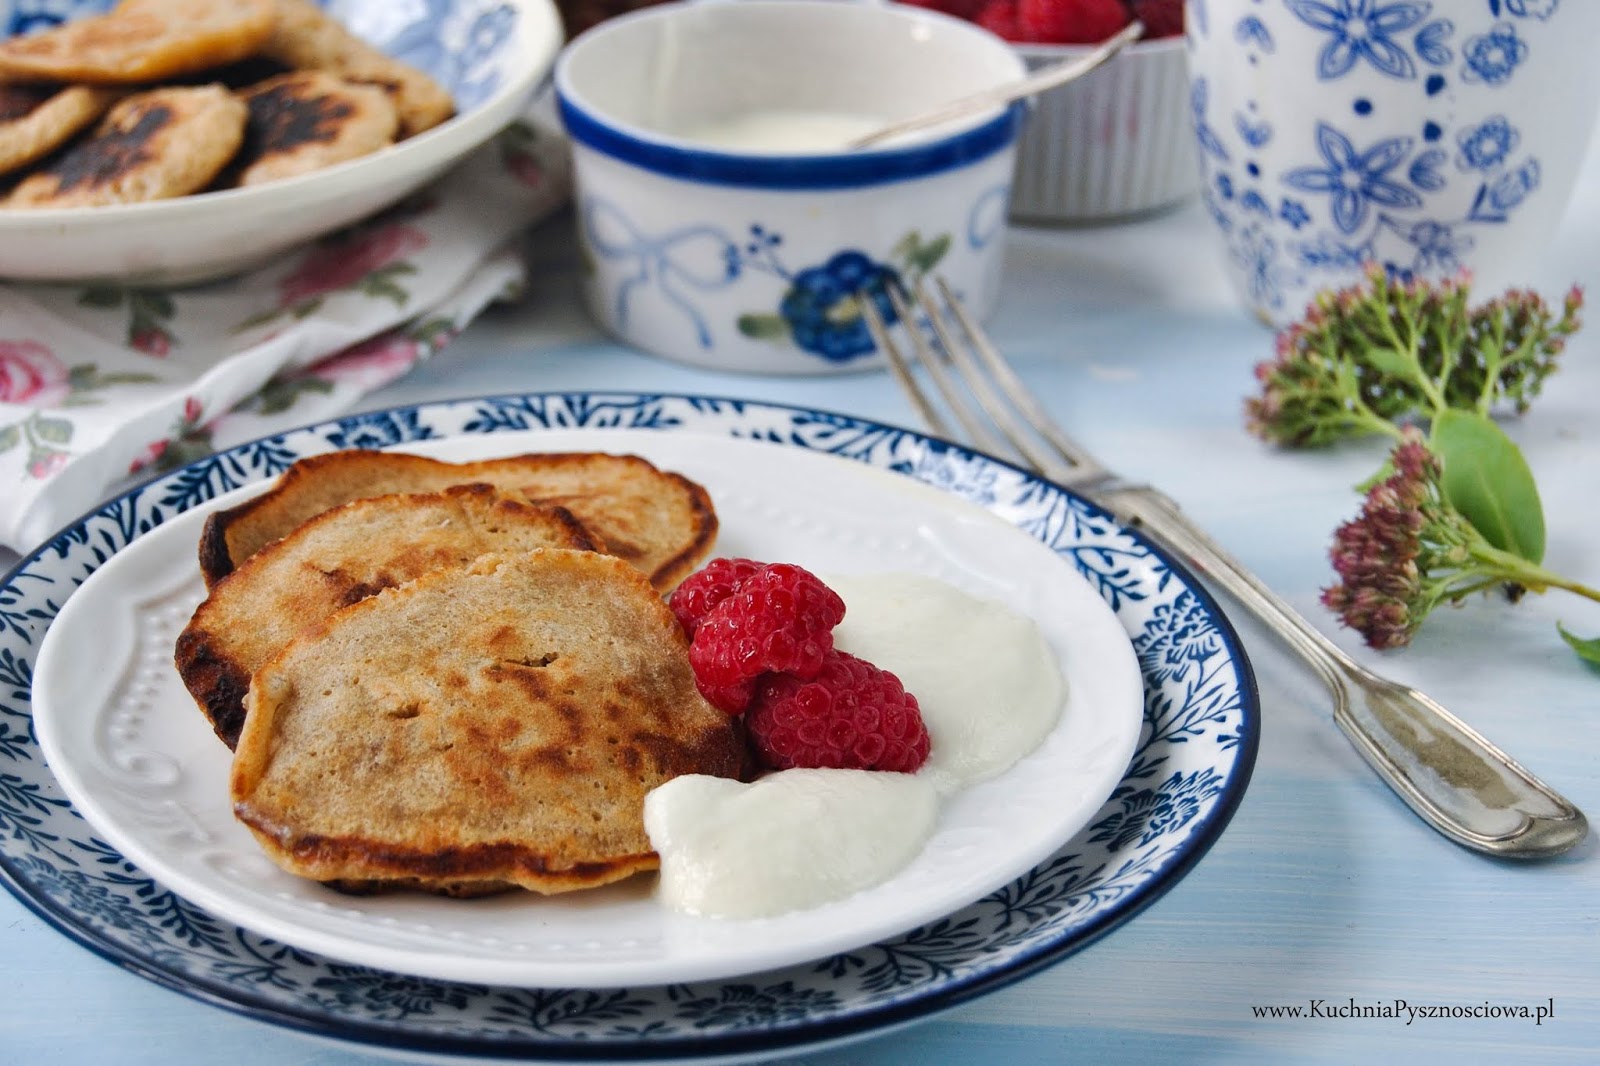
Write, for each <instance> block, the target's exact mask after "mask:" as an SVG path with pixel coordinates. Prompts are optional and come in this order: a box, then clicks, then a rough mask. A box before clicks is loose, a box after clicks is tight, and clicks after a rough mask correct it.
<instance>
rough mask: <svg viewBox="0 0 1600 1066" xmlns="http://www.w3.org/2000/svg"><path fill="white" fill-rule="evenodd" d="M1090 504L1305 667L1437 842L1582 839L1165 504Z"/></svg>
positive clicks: (1520, 773) (1545, 799) (1575, 816)
mask: <svg viewBox="0 0 1600 1066" xmlns="http://www.w3.org/2000/svg"><path fill="white" fill-rule="evenodd" d="M1092 495H1093V498H1094V499H1095V501H1096V502H1098V503H1100V504H1101V505H1102V506H1104V507H1105V508H1106V509H1107V510H1109V511H1111V512H1112V513H1113V514H1115V515H1116V516H1117V517H1118V518H1120V519H1122V520H1123V521H1125V522H1128V523H1130V524H1132V525H1136V526H1142V527H1143V528H1144V529H1146V530H1147V531H1149V533H1150V534H1152V535H1153V536H1154V537H1155V538H1156V539H1157V540H1159V541H1160V542H1162V543H1163V544H1164V545H1165V546H1166V547H1168V548H1169V549H1171V550H1173V551H1175V552H1176V553H1177V554H1179V555H1180V556H1182V557H1183V558H1184V559H1186V560H1187V561H1188V562H1189V563H1191V564H1192V565H1193V566H1194V567H1195V568H1196V569H1197V570H1198V571H1199V572H1200V573H1202V574H1204V575H1205V576H1206V577H1209V578H1210V579H1211V580H1212V581H1214V582H1215V583H1216V584H1217V585H1219V586H1220V587H1221V588H1223V589H1224V590H1225V591H1226V592H1227V593H1228V594H1229V595H1230V596H1232V597H1233V598H1234V599H1235V600H1237V601H1238V602H1239V603H1240V604H1241V605H1242V606H1244V607H1245V608H1247V609H1248V610H1249V611H1250V612H1251V613H1252V614H1254V615H1255V616H1256V617H1257V618H1259V619H1260V620H1261V621H1262V622H1264V623H1266V625H1267V627H1268V628H1269V629H1271V630H1272V632H1273V633H1274V634H1276V635H1277V636H1278V637H1279V638H1281V639H1282V640H1283V641H1284V642H1285V643H1287V644H1288V645H1289V647H1290V648H1291V649H1293V650H1294V651H1295V652H1296V653H1297V654H1298V655H1299V656H1300V657H1301V658H1302V659H1303V660H1305V662H1306V663H1307V664H1309V665H1310V666H1311V667H1312V668H1313V669H1314V670H1315V671H1316V672H1317V675H1318V676H1319V677H1321V678H1322V680H1323V681H1324V682H1326V684H1327V686H1328V688H1329V690H1330V691H1331V692H1332V693H1333V697H1334V721H1336V722H1337V723H1338V725H1339V727H1340V728H1341V729H1342V730H1343V731H1344V733H1345V735H1346V736H1347V737H1348V738H1349V740H1350V742H1351V743H1352V744H1353V745H1354V746H1355V749H1356V750H1357V751H1358V752H1360V753H1361V755H1362V757H1364V758H1365V759H1366V760H1367V762H1368V763H1370V764H1371V765H1372V766H1373V768H1374V769H1376V770H1377V771H1378V773H1379V775H1380V776H1382V778H1383V779H1384V780H1385V781H1386V782H1388V784H1389V786H1390V787H1391V788H1393V789H1394V791H1395V792H1396V793H1397V794H1398V795H1399V796H1400V798H1401V799H1403V800H1404V801H1405V802H1406V803H1407V804H1408V805H1410V807H1411V808H1412V810H1414V811H1416V812H1417V814H1418V815H1420V816H1421V817H1422V818H1423V820H1425V821H1426V822H1428V824H1430V825H1432V826H1433V827H1434V828H1435V829H1437V830H1439V832H1441V833H1443V834H1444V835H1445V836H1447V837H1449V838H1450V839H1451V840H1454V841H1456V842H1457V843H1458V844H1461V845H1463V846H1465V847H1468V848H1471V849H1473V850H1475V851H1480V852H1483V853H1485V854H1489V855H1495V856H1500V857H1507V858H1544V857H1548V856H1551V855H1558V854H1560V853H1561V852H1564V851H1566V850H1568V849H1569V848H1572V847H1573V846H1574V845H1576V844H1577V843H1578V842H1579V841H1581V840H1582V839H1583V838H1584V836H1585V834H1586V833H1587V832H1588V822H1587V820H1586V819H1585V818H1584V815H1583V812H1582V811H1580V810H1579V809H1578V808H1577V807H1575V806H1573V804H1572V803H1570V802H1569V801H1568V800H1566V799H1565V798H1564V797H1562V796H1561V795H1560V794H1559V793H1557V792H1555V791H1554V790H1552V789H1551V788H1550V787H1549V786H1548V785H1546V784H1545V783H1544V782H1542V781H1540V780H1539V779H1538V778H1537V777H1534V776H1533V775H1532V774H1530V773H1529V772H1528V771H1527V770H1525V769H1523V768H1522V767H1521V766H1520V765H1519V764H1518V763H1517V762H1516V760H1515V759H1512V758H1511V757H1510V756H1509V755H1507V754H1506V753H1505V752H1504V751H1501V750H1500V749H1499V748H1498V747H1496V746H1495V745H1494V744H1492V743H1490V742H1489V741H1488V740H1487V739H1485V738H1484V737H1483V736H1482V735H1481V734H1480V733H1478V732H1477V731H1476V730H1474V729H1473V728H1472V727H1470V726H1468V725H1467V724H1466V723H1465V722H1463V721H1461V720H1460V719H1459V718H1457V717H1456V716H1455V715H1453V714H1451V713H1450V712H1449V711H1447V710H1446V709H1445V708H1444V707H1442V706H1440V705H1439V704H1438V703H1436V702H1434V701H1433V700H1432V699H1429V698H1428V697H1427V696H1425V695H1423V694H1422V693H1420V692H1417V691H1416V690H1415V689H1411V688H1407V687H1405V686H1403V685H1399V684H1396V683H1394V682H1392V681H1388V680H1385V679H1383V678H1380V677H1378V676H1377V675H1375V674H1373V673H1372V672H1371V671H1368V670H1366V669H1365V668H1363V667H1362V666H1360V665H1359V664H1357V663H1356V662H1355V661H1354V660H1352V659H1351V658H1350V657H1349V656H1348V655H1346V654H1345V653H1344V652H1343V651H1342V650H1341V649H1340V648H1339V647H1338V645H1336V644H1334V643H1333V642H1332V641H1330V640H1329V639H1328V638H1327V637H1325V636H1324V635H1323V634H1322V633H1320V632H1318V631H1317V630H1316V629H1315V628H1314V627H1313V626H1312V625H1311V623H1309V622H1307V621H1306V620H1305V618H1303V617H1302V616H1301V615H1300V614H1299V613H1298V612H1296V611H1295V610H1294V608H1292V607H1290V606H1289V605H1288V604H1287V603H1285V602H1284V601H1283V600H1282V599H1281V598H1280V597H1279V596H1278V595H1277V594H1276V593H1274V592H1273V591H1272V590H1271V589H1269V588H1267V586H1266V585H1264V584H1263V583H1262V582H1261V580H1260V579H1259V578H1257V577H1256V576H1255V575H1254V574H1252V573H1250V571H1248V570H1246V569H1245V567H1244V566H1243V565H1242V564H1241V563H1239V562H1238V561H1237V560H1236V559H1234V558H1233V557H1232V556H1230V555H1229V554H1228V553H1227V552H1226V551H1225V550H1223V548H1222V547H1221V546H1220V545H1219V544H1217V542H1216V541H1214V540H1212V539H1211V537H1210V536H1209V535H1208V534H1206V533H1205V532H1204V531H1203V530H1201V529H1200V528H1199V527H1198V526H1196V525H1195V524H1194V523H1193V522H1192V521H1190V520H1189V518H1188V516H1186V515H1185V514H1184V513H1183V512H1182V511H1181V510H1180V509H1179V508H1178V505H1177V504H1175V503H1173V502H1172V500H1170V499H1169V498H1167V497H1166V496H1164V495H1162V494H1161V493H1159V492H1157V491H1156V490H1154V489H1151V488H1148V487H1144V486H1127V487H1122V486H1116V487H1108V488H1102V489H1100V490H1098V491H1095V492H1093V493H1092ZM1352 689H1353V690H1354V691H1353V692H1352ZM1352 695H1354V696H1355V697H1356V698H1355V700H1352Z"/></svg>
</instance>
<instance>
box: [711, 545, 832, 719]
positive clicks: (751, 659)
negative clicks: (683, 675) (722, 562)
mask: <svg viewBox="0 0 1600 1066" xmlns="http://www.w3.org/2000/svg"><path fill="white" fill-rule="evenodd" d="M843 618H844V601H843V600H841V599H840V598H839V594H838V593H836V592H834V591H833V590H832V589H830V588H829V587H828V586H827V585H824V584H823V583H822V580H821V579H820V578H818V577H817V576H816V575H815V574H813V573H811V571H809V570H806V569H804V568H803V567H799V566H795V565H793V564H791V563H773V564H771V565H769V566H763V567H762V568H761V569H759V570H757V571H756V572H755V573H753V574H751V575H750V576H749V577H747V578H745V579H744V581H743V582H741V583H740V585H739V587H738V588H737V589H735V590H734V591H733V592H732V593H731V594H730V595H728V596H727V597H725V598H724V599H722V600H721V601H720V602H718V603H717V604H716V606H714V607H712V608H711V610H710V612H709V613H707V614H706V615H705V617H704V618H703V619H701V621H700V624H699V626H697V627H696V628H695V633H694V639H693V640H692V641H691V642H690V643H689V665H690V666H692V667H694V677H695V681H696V683H697V684H698V685H699V686H700V691H701V693H702V694H703V695H704V696H705V697H706V699H708V700H710V701H711V702H712V703H713V704H715V705H716V706H718V707H721V708H722V709H723V710H725V711H727V712H728V713H730V714H738V713H739V712H741V711H743V710H744V704H745V702H748V699H747V697H744V693H745V692H746V691H747V688H748V684H749V683H750V682H752V681H754V680H755V679H756V678H758V677H760V676H761V675H762V674H764V673H768V672H774V673H788V674H794V675H795V676H797V677H800V678H810V677H815V676H816V674H817V671H818V670H820V669H822V657H823V656H824V655H826V654H827V653H828V652H829V651H830V650H832V648H833V627H834V626H836V625H838V624H839V622H840V620H841V619H843Z"/></svg>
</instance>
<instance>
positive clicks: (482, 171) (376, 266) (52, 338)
mask: <svg viewBox="0 0 1600 1066" xmlns="http://www.w3.org/2000/svg"><path fill="white" fill-rule="evenodd" d="M568 190H569V165H568V159H567V146H566V143H565V140H564V138H563V137H562V135H561V134H560V133H558V132H557V131H556V130H554V129H553V128H550V127H547V126H545V125H543V124H540V123H537V122H534V123H528V124H518V125H516V126H514V127H512V128H511V129H510V130H508V131H507V132H506V133H504V134H502V135H501V136H500V138H498V139H497V140H496V141H494V142H492V143H491V144H489V145H486V146H485V147H484V148H482V149H480V150H479V151H478V152H476V153H475V154H474V155H472V156H471V157H469V158H468V159H467V160H466V161H464V162H463V163H462V164H461V165H460V166H459V167H458V168H456V169H455V170H453V171H452V172H451V173H449V174H448V175H446V176H445V177H444V178H442V179H441V180H440V181H439V182H437V183H436V184H434V185H433V186H431V187H429V188H428V189H426V190H424V191H423V192H422V193H420V194H418V195H417V196H415V197H412V198H411V199H410V200H408V201H406V202H405V203H403V204H400V205H399V206H397V207H395V208H393V209H391V210H389V211H387V212H384V213H383V214H382V215H380V216H378V217H376V218H374V219H371V220H369V221H368V222H365V223H362V224H360V225H358V226H356V227H353V228H352V229H350V230H347V231H345V232H343V233H340V234H335V235H334V236H333V237H330V238H328V239H325V240H323V241H320V242H318V243H316V244H314V245H312V246H310V247H307V248H303V249H300V250H298V251H296V252H294V253H291V254H289V255H287V256H285V257H284V258H283V259H282V260H281V261H279V262H277V263H274V264H272V265H269V266H267V267H264V268H262V269H260V270H257V271H255V272H253V273H250V274H247V275H243V276H241V277H238V278H234V279H230V280H227V281H223V282H218V283H214V284H211V285H207V286H199V287H193V288H188V289H173V290H167V289H147V288H146V289H141V288H123V287H117V286H91V287H84V286H66V285H20V284H19V285H0V545H3V546H5V547H9V548H12V549H14V550H16V551H19V552H27V551H29V550H31V549H33V548H34V547H35V546H37V545H38V544H39V543H40V542H42V541H43V540H44V539H45V538H47V537H49V536H50V535H51V534H53V533H54V532H55V531H56V530H57V529H58V528H60V527H61V526H62V525H64V524H65V523H67V522H69V521H71V520H72V519H74V518H76V517H78V516H79V515H80V514H82V513H83V512H85V511H87V510H88V509H89V508H90V507H91V506H92V505H94V504H95V503H96V502H98V501H99V500H100V498H101V497H102V496H103V495H104V494H105V492H106V490H107V489H108V488H110V487H111V486H113V485H115V484H116V483H117V482H119V481H122V480H123V479H125V478H126V477H127V476H128V475H129V474H131V473H135V472H138V471H140V470H141V469H144V468H147V467H151V466H152V465H155V464H159V465H163V466H170V465H175V464H177V463H181V462H184V461H187V460H189V459H191V458H195V457H197V456H199V455H201V454H204V453H206V452H209V451H211V450H213V449H218V448H225V447H228V446H230V445H232V444H236V443H239V442H241V441H245V440H250V439H252V438H254V437H258V436H262V435H265V434H270V433H272V432H274V431H276V430H279V429H284V428H288V427H290V426H296V425H301V424H304V423H308V422H314V421H318V420H320V419H323V418H326V417H329V416H332V415H336V414H338V413H339V412H341V411H343V410H346V409H348V408H349V407H351V406H352V405H353V404H354V403H355V401H356V400H358V399H359V398H360V397H361V396H363V395H365V394H366V393H368V392H370V391H372V390H373V389H376V388H378V387H380V386H382V385H385V384H387V383H388V382H390V381H393V380H394V379H396V378H398V377H400V376H401V375H402V374H404V373H405V372H406V371H407V370H409V369H410V368H411V367H412V366H414V365H415V364H416V363H418V362H419V361H421V360H423V359H426V358H427V357H428V356H430V355H432V354H433V353H434V352H436V351H437V350H438V349H439V348H440V347H442V346H443V345H444V344H445V343H447V342H448V341H449V340H450V338H452V337H453V336H455V334H456V333H458V332H459V331H460V330H461V329H462V327H463V326H465V325H466V323H467V322H469V321H470V320H471V319H472V318H473V317H474V316H476V315H477V314H478V312H479V311H481V310H482V309H483V308H484V307H486V306H487V305H489V304H490V303H491V302H493V301H494V300H496V299H497V298H501V297H506V296H509V295H512V294H514V293H515V292H517V291H518V290H519V289H520V286H521V283H522V280H523V266H522V262H521V259H520V256H519V255H518V253H517V250H516V248H515V240H516V237H517V235H518V234H519V233H520V232H521V231H522V230H523V229H524V228H525V227H526V226H527V225H529V224H530V223H532V222H533V221H535V220H537V219H538V218H540V217H542V216H543V215H545V214H548V213H549V212H550V211H551V210H552V209H553V208H555V207H557V206H558V205H560V204H561V203H563V202H565V200H566V197H567V193H568Z"/></svg>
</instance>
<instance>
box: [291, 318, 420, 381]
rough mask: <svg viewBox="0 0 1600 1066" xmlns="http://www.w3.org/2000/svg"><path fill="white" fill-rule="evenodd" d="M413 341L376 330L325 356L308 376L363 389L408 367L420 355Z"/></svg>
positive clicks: (391, 379)
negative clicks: (367, 338) (376, 331)
mask: <svg viewBox="0 0 1600 1066" xmlns="http://www.w3.org/2000/svg"><path fill="white" fill-rule="evenodd" d="M421 354H422V353H421V350H420V348H419V346H418V345H417V342H416V341H414V340H412V339H411V338H410V337H407V336H406V335H405V334H403V333H395V332H390V333H380V334H378V336H376V337H373V338H371V339H370V340H365V341H362V342H361V343H360V344H357V345H356V346H354V347H352V348H346V349H345V350H344V351H342V352H339V353H338V354H336V355H332V356H329V357H328V358H327V359H324V360H323V361H322V362H320V363H318V364H317V365H316V366H314V367H312V368H311V370H310V375H311V376H312V377H318V378H321V379H322V380H324V381H332V382H337V383H340V384H345V385H353V386H355V387H356V388H358V389H361V390H363V391H367V390H371V389H376V388H380V387H382V386H384V385H387V384H388V383H389V382H391V381H393V380H395V379H396V378H398V377H400V376H401V375H402V374H404V373H405V372H406V371H407V370H410V369H411V367H412V364H414V363H415V362H416V361H417V359H418V358H419V357H420V356H421Z"/></svg>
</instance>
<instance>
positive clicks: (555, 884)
mask: <svg viewBox="0 0 1600 1066" xmlns="http://www.w3.org/2000/svg"><path fill="white" fill-rule="evenodd" d="M716 535H717V517H716V512H715V509H714V507H713V506H712V502H711V498H710V496H709V495H708V494H707V492H706V491H705V489H704V488H703V487H701V486H700V485H698V484H696V483H695V482H693V481H690V480H689V479H687V478H685V477H683V476H681V475H679V474H676V473H673V472H670V471H664V470H661V469H658V468H657V467H656V466H654V465H653V464H652V463H650V462H649V461H647V460H645V459H642V458H639V457H638V456H633V455H612V454H606V453H535V454H525V455H516V456H508V457H504V458H498V459H489V460H480V461H475V462H467V463H450V462H443V461H440V460H436V459H431V458H427V457H423V456H418V455H412V454H409V453H398V452H386V451H362V450H350V451H340V452H330V453H326V454H323V455H316V456H310V457H307V458H304V459H301V460H300V461H298V462H297V463H295V464H294V465H293V466H291V467H290V468H289V469H288V470H287V471H286V472H285V473H283V474H282V475H280V476H279V478H278V479H277V480H276V481H275V482H274V483H273V484H272V485H271V486H270V487H269V488H268V489H267V490H266V491H265V492H263V493H261V494H259V495H256V496H254V497H252V498H250V499H247V500H245V501H244V502H242V503H238V504H235V505H234V506H231V507H228V508H226V509H223V510H218V511H216V512H214V513H212V514H211V515H209V516H208V518H207V521H206V524H205V527H204V530H203V533H202V535H201V537H200V541H199V545H198V554H199V566H200V571H201V576H202V577H203V579H204V581H205V583H206V586H207V595H206V597H205V599H204V600H203V601H202V602H201V603H200V605H199V606H198V608H197V609H196V610H195V611H194V613H193V615H192V616H191V618H190V619H189V621H188V623H187V625H186V626H185V627H184V628H183V630H182V632H181V633H180V635H179V636H178V638H177V641H176V645H175V648H174V662H175V665H176V667H177V670H178V674H179V676H180V677H181V678H182V680H183V683H184V685H185V687H186V688H187V689H188V691H189V693H190V695H191V696H192V697H193V698H194V702H195V705H196V713H197V714H200V715H203V716H204V717H205V719H206V720H207V721H208V722H209V724H210V726H211V728H212V730H213V731H214V732H215V734H216V736H217V740H218V743H217V745H216V751H215V756H216V758H217V759H219V760H229V759H231V773H230V778H229V791H230V796H229V797H228V799H229V800H230V802H231V803H232V808H233V811H234V814H235V816H236V817H237V818H238V819H239V820H240V821H241V822H242V823H243V824H244V825H245V826H247V827H248V828H249V830H250V831H251V833H252V834H253V835H254V837H255V839H256V841H257V843H258V844H259V845H260V846H261V848H262V850H263V851H264V852H265V853H266V855H267V857H268V858H270V859H271V860H272V861H273V862H275V863H276V864H277V865H278V866H279V867H281V868H282V869H284V870H287V871H288V872H290V873H292V874H296V875H298V876H301V877H305V878H309V879H312V880H316V881H319V882H322V883H325V884H327V885H330V886H331V887H333V888H335V889H339V890H343V891H347V892H375V891H397V890H411V891H423V892H428V893H432V894H435V895H445V896H456V897H473V896H482V895H487V894H493V893H499V892H503V891H508V890H516V889H522V890H528V891H532V892H535V893H540V894H555V893H565V892H571V891H575V890H579V889H587V888H593V887H599V886H601V885H605V884H609V883H611V882H614V881H619V880H623V879H626V878H629V877H631V876H633V875H634V874H636V873H639V872H641V871H648V870H653V869H656V868H657V866H658V857H657V855H656V854H655V852H654V851H653V850H652V848H651V844H650V840H649V837H648V835H647V834H646V832H645V828H644V816H643V810H644V799H645V795H646V794H647V793H648V792H649V791H650V790H651V789H653V788H655V787H656V786H657V785H660V784H662V783H664V782H666V781H667V780H670V779H671V778H673V777H677V776H679V775H682V774H689V773H698V774H711V775H716V776H722V777H740V776H742V775H744V774H745V772H746V759H745V746H744V741H743V738H742V736H741V734H740V732H739V728H738V726H737V724H736V723H735V721H734V719H733V718H731V717H730V716H729V715H727V714H724V713H723V712H722V711H720V710H718V709H716V708H715V707H713V706H712V705H711V704H710V703H708V702H707V701H706V700H705V699H704V697H703V696H702V695H701V694H700V692H699V689H698V688H697V686H696V684H695V679H694V673H693V670H692V668H691V667H690V664H689V659H688V641H687V639H686V637H685V636H684V633H683V630H682V628H681V626H680V625H679V623H678V621H677V619H676V617H675V616H674V615H673V613H672V611H671V609H670V608H669V607H668V605H667V602H666V599H665V596H666V595H667V594H668V593H670V591H671V590H672V589H673V588H674V587H675V586H676V585H677V584H678V582H679V581H681V580H682V579H683V578H684V577H686V576H687V575H688V574H689V573H690V572H691V571H692V570H694V569H695V568H696V567H697V566H698V565H699V564H700V563H701V562H702V561H703V560H704V559H705V558H706V557H707V556H708V555H709V554H710V552H711V550H712V547H713V545H714V543H715V540H716ZM230 749H231V755H230ZM220 798H221V797H219V799H220Z"/></svg>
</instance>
